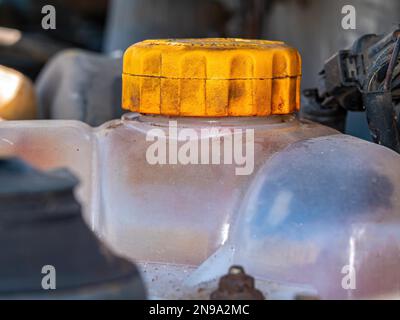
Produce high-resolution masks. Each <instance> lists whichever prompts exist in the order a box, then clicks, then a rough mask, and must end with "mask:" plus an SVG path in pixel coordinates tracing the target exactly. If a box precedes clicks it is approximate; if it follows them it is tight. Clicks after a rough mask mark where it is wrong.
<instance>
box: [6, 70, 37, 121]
mask: <svg viewBox="0 0 400 320" xmlns="http://www.w3.org/2000/svg"><path fill="white" fill-rule="evenodd" d="M36 112H37V100H36V94H35V90H34V88H33V84H32V82H31V81H30V80H29V79H28V78H27V77H25V76H24V75H23V74H22V73H20V72H18V71H16V70H14V69H10V68H7V67H4V66H1V65H0V119H3V120H29V119H35V118H36Z"/></svg>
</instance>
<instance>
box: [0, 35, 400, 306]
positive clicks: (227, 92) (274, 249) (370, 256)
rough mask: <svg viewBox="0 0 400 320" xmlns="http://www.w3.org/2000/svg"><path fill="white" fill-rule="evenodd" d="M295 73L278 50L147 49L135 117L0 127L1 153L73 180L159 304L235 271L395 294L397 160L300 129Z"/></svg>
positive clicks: (312, 128) (290, 53)
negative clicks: (93, 124) (64, 172)
mask: <svg viewBox="0 0 400 320" xmlns="http://www.w3.org/2000/svg"><path fill="white" fill-rule="evenodd" d="M300 76H301V68H300V58H299V56H298V53H297V51H296V50H294V49H292V48H289V47H287V46H285V45H284V44H283V43H280V42H278V43H277V42H267V41H245V40H236V39H235V40H221V39H209V40H181V41H147V42H143V43H139V44H137V45H135V46H133V47H131V48H130V49H128V51H127V53H126V54H125V61H124V75H123V79H124V88H123V105H124V108H125V109H129V110H131V111H133V112H135V113H128V114H126V115H125V116H124V117H123V118H122V119H121V120H115V121H111V122H108V123H105V124H104V125H102V126H101V127H99V128H95V129H92V128H90V127H89V126H87V125H84V124H83V123H80V122H75V121H62V120H60V121H31V122H29V121H28V122H0V155H5V154H7V155H10V154H12V155H19V156H21V157H22V158H24V159H25V160H28V161H30V162H32V163H33V164H35V165H36V166H38V167H40V168H43V169H48V168H54V167H60V166H66V167H68V168H70V169H71V170H72V171H73V172H75V173H76V174H78V176H79V177H80V178H81V182H82V185H81V188H80V190H79V192H78V193H79V199H80V200H81V201H82V203H83V204H84V208H85V214H86V218H87V221H88V223H89V224H90V225H91V226H92V228H93V229H94V230H95V232H96V233H97V234H98V235H99V236H100V237H101V238H102V239H103V240H104V241H106V242H107V244H109V245H110V246H111V247H112V248H113V249H114V250H116V251H117V252H118V253H120V254H123V255H125V256H127V257H130V258H132V259H134V260H135V261H137V262H138V263H139V264H140V265H141V267H142V273H143V275H144V277H145V279H146V283H147V286H148V289H149V294H150V296H151V297H153V298H206V297H208V296H209V293H210V291H211V290H213V289H215V286H216V281H217V280H218V278H219V277H220V276H222V275H223V274H225V273H226V272H227V270H228V268H229V267H230V266H231V265H233V264H236V265H243V266H244V267H245V269H246V271H247V273H249V274H250V275H252V276H254V277H255V278H256V279H257V287H258V288H259V289H260V290H262V291H263V292H264V293H265V294H267V295H268V297H269V298H293V296H295V295H296V294H299V293H304V292H306V293H310V294H316V295H318V296H319V297H321V298H350V299H351V298H366V297H367V298H368V297H378V296H396V295H398V294H399V289H400V288H399V287H400V268H399V266H400V254H399V253H400V251H399V247H400V225H399V223H400V217H399V214H400V199H399V196H398V195H399V194H400V156H399V155H398V154H396V153H394V152H393V151H391V150H389V149H386V148H384V147H381V146H378V145H375V144H372V143H369V142H365V141H362V140H359V139H357V138H353V137H350V136H346V135H342V134H340V133H338V132H336V131H335V130H332V129H330V128H327V127H324V126H321V125H318V124H315V123H311V122H302V121H299V120H298V119H297V118H296V116H295V115H293V113H294V112H295V111H296V110H298V108H299V90H300V86H299V84H300Z"/></svg>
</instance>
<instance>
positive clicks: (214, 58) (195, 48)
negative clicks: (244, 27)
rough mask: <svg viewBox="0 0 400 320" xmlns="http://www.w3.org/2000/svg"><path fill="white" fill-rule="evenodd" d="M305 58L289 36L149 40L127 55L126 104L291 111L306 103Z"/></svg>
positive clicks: (167, 109)
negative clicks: (277, 39)
mask: <svg viewBox="0 0 400 320" xmlns="http://www.w3.org/2000/svg"><path fill="white" fill-rule="evenodd" d="M300 80H301V58H300V55H299V53H298V51H297V50H296V49H294V48H291V47H288V46H286V45H285V44H284V43H283V42H275V41H264V40H243V39H181V40H147V41H143V42H140V43H137V44H135V45H133V46H131V47H130V48H129V49H128V50H127V51H126V52H125V56H124V67H123V97H122V104H123V108H124V109H127V110H130V111H133V112H140V113H145V114H162V115H169V116H195V117H225V116H267V115H273V114H289V113H293V112H295V111H298V110H299V107H300Z"/></svg>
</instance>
